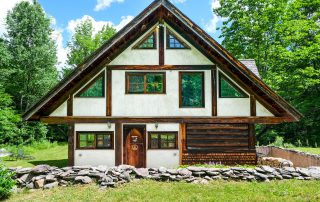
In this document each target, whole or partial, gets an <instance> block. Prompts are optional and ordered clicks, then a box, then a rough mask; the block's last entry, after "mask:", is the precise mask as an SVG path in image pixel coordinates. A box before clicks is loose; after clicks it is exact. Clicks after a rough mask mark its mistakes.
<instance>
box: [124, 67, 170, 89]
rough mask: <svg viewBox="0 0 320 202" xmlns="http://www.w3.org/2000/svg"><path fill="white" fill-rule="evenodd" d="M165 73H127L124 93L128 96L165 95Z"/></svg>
mask: <svg viewBox="0 0 320 202" xmlns="http://www.w3.org/2000/svg"><path fill="white" fill-rule="evenodd" d="M165 77H166V75H165V73H164V72H158V73H150V72H132V73H131V72H130V73H129V72H127V73H126V93H128V94H162V93H165V89H166V86H165Z"/></svg>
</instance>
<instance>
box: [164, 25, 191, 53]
mask: <svg viewBox="0 0 320 202" xmlns="http://www.w3.org/2000/svg"><path fill="white" fill-rule="evenodd" d="M167 49H190V47H189V46H188V45H187V44H186V43H184V42H183V41H182V40H181V39H179V37H178V36H177V35H175V34H174V33H173V32H172V31H170V30H169V29H168V28H167Z"/></svg>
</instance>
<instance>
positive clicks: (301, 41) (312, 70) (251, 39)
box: [214, 0, 320, 144]
mask: <svg viewBox="0 0 320 202" xmlns="http://www.w3.org/2000/svg"><path fill="white" fill-rule="evenodd" d="M220 4H221V7H220V8H217V9H215V10H214V12H215V13H216V14H217V15H219V16H221V17H224V18H226V19H227V21H226V22H224V24H223V26H222V27H221V31H222V35H221V37H224V40H223V43H222V44H223V45H224V46H225V47H226V48H227V49H228V50H229V51H230V52H231V53H232V54H234V55H235V56H236V57H237V58H239V59H240V58H253V59H255V60H256V61H257V64H258V66H259V70H260V73H261V74H262V76H263V79H264V81H265V82H266V83H267V84H269V85H270V86H271V87H272V88H273V89H274V90H276V91H277V92H278V93H279V94H280V95H282V96H283V97H284V98H285V99H287V100H288V101H289V102H291V103H292V104H293V105H294V106H295V107H297V108H298V110H300V111H301V112H302V113H303V114H304V115H305V118H304V119H302V120H301V122H299V123H296V124H282V125H280V126H273V127H269V129H272V130H273V131H276V133H277V134H279V135H282V136H284V137H285V138H286V140H287V141H290V142H292V143H295V142H296V141H298V140H303V141H304V142H307V140H309V141H308V142H313V143H315V142H317V143H318V144H319V143H320V138H319V137H318V136H317V134H318V133H319V131H320V124H319V120H320V115H319V114H320V108H319V104H317V103H319V101H320V100H319V99H320V98H319V97H320V96H319V95H320V70H319V66H320V41H319V40H320V35H319V33H320V32H319V31H320V25H319V21H320V20H319V19H320V1H319V0H290V1H289V0H280V1H279V0H243V1H237V0H221V1H220ZM262 131H264V132H268V130H265V129H262ZM269 131H270V130H269ZM266 139H268V138H266ZM260 140H261V141H262V142H263V141H264V140H263V138H262V139H260ZM310 140H312V141H310ZM265 143H266V142H265Z"/></svg>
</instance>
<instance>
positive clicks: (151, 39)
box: [133, 30, 157, 49]
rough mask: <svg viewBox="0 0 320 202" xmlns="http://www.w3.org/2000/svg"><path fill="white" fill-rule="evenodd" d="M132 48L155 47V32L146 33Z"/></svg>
mask: <svg viewBox="0 0 320 202" xmlns="http://www.w3.org/2000/svg"><path fill="white" fill-rule="evenodd" d="M133 49H157V33H156V31H155V30H154V31H152V32H151V33H149V34H147V36H145V37H144V38H143V39H142V40H141V41H139V42H138V43H137V45H135V46H134V47H133Z"/></svg>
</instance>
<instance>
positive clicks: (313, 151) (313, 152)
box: [289, 147, 320, 155]
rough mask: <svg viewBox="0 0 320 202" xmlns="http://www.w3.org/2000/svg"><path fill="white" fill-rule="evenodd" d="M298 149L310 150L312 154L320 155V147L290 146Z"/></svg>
mask: <svg viewBox="0 0 320 202" xmlns="http://www.w3.org/2000/svg"><path fill="white" fill-rule="evenodd" d="M289 149H293V150H297V151H303V152H308V153H310V154H319V155H320V148H312V147H294V148H289Z"/></svg>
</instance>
